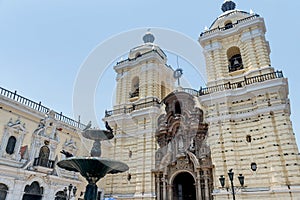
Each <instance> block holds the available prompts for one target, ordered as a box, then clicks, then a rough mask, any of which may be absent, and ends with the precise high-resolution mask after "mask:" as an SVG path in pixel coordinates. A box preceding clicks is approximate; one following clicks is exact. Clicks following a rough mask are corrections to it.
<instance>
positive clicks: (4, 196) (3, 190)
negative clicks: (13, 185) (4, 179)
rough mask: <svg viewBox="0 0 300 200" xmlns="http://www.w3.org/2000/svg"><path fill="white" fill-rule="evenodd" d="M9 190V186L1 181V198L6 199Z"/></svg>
mask: <svg viewBox="0 0 300 200" xmlns="http://www.w3.org/2000/svg"><path fill="white" fill-rule="evenodd" d="M7 191H8V187H7V186H6V185H5V184H3V183H0V199H1V200H5V199H6V195H7Z"/></svg>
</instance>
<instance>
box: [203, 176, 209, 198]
mask: <svg viewBox="0 0 300 200" xmlns="http://www.w3.org/2000/svg"><path fill="white" fill-rule="evenodd" d="M208 178H209V177H208V171H206V170H205V171H204V184H205V200H209V190H208V189H209V187H208Z"/></svg>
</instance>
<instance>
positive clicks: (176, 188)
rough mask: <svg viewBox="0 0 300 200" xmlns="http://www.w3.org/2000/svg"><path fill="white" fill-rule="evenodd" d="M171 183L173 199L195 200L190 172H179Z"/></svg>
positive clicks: (193, 183)
mask: <svg viewBox="0 0 300 200" xmlns="http://www.w3.org/2000/svg"><path fill="white" fill-rule="evenodd" d="M172 185H173V200H196V189H195V179H194V177H193V176H192V175H191V174H190V173H188V172H181V173H179V174H178V175H177V176H176V177H175V178H174V180H173V184H172Z"/></svg>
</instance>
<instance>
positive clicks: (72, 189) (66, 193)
mask: <svg viewBox="0 0 300 200" xmlns="http://www.w3.org/2000/svg"><path fill="white" fill-rule="evenodd" d="M76 192H77V188H76V186H73V185H72V184H70V185H69V186H68V188H67V187H65V189H64V196H65V198H66V199H67V200H70V199H71V197H75V195H76ZM72 193H73V194H72Z"/></svg>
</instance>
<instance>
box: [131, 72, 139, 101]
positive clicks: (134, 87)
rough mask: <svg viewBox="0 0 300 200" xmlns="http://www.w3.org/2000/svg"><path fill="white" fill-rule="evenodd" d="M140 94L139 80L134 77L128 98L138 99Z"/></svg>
mask: <svg viewBox="0 0 300 200" xmlns="http://www.w3.org/2000/svg"><path fill="white" fill-rule="evenodd" d="M139 94H140V80H139V77H134V78H133V79H132V83H131V92H130V94H129V96H130V98H133V97H138V96H139Z"/></svg>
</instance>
